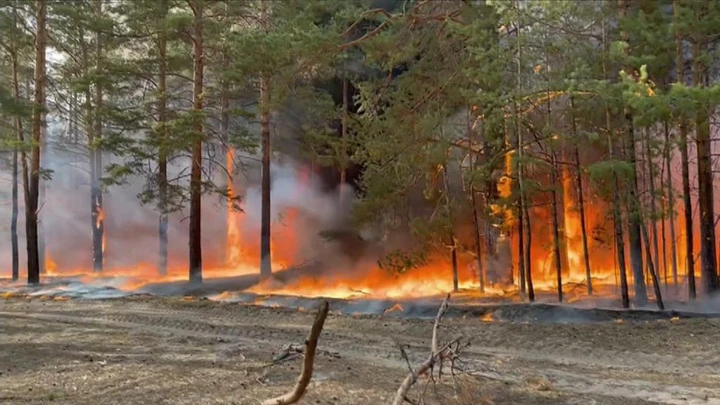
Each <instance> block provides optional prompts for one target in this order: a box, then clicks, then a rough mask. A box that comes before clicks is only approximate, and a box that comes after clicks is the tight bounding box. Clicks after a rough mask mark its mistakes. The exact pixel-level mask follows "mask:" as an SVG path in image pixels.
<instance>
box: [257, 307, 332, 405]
mask: <svg viewBox="0 0 720 405" xmlns="http://www.w3.org/2000/svg"><path fill="white" fill-rule="evenodd" d="M328 308H329V304H328V302H327V301H324V302H323V303H322V304H321V305H320V309H318V312H317V315H315V321H314V322H313V325H312V329H310V333H309V334H308V337H307V339H305V360H304V361H303V368H302V370H301V371H300V376H299V377H298V380H297V382H296V383H295V387H294V388H293V389H292V391H290V392H288V393H287V394H285V395H281V396H279V397H277V398H273V399H268V400H266V401H265V402H263V405H290V404H294V403H296V402H298V401H299V400H300V398H302V396H303V395H304V394H305V390H306V389H307V386H308V384H309V383H310V379H311V378H312V372H313V363H314V361H315V349H317V341H318V337H320V332H322V329H323V326H324V325H325V318H327V314H328Z"/></svg>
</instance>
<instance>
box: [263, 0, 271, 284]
mask: <svg viewBox="0 0 720 405" xmlns="http://www.w3.org/2000/svg"><path fill="white" fill-rule="evenodd" d="M260 7H261V9H260V18H261V21H260V24H261V25H262V26H263V27H264V28H265V30H267V29H268V23H269V21H268V18H269V17H268V1H267V0H261V2H260ZM260 136H261V138H262V184H261V196H262V202H261V213H260V276H261V277H269V276H270V275H272V252H271V251H270V214H271V213H270V155H271V153H272V152H271V149H270V147H271V144H270V76H269V75H268V74H267V73H263V74H262V75H261V76H260Z"/></svg>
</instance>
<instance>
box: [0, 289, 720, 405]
mask: <svg viewBox="0 0 720 405" xmlns="http://www.w3.org/2000/svg"><path fill="white" fill-rule="evenodd" d="M312 319H313V315H312V314H310V313H305V312H299V311H292V310H288V309H281V308H278V309H273V308H259V307H254V306H246V305H238V304H227V303H226V304H222V303H216V302H211V301H184V300H182V299H179V298H172V299H170V298H164V299H160V298H123V299H116V300H102V301H79V300H78V301H72V300H71V301H54V300H41V299H32V300H29V299H23V298H9V299H5V300H2V299H0V404H55V403H59V404H92V405H96V404H257V403H259V401H260V400H262V399H265V398H269V397H272V396H274V395H277V394H280V393H282V392H284V391H286V390H287V389H289V388H290V387H291V386H292V384H293V383H294V380H295V378H296V376H297V373H298V369H299V366H300V364H301V361H302V360H301V358H300V357H296V358H294V359H292V360H289V361H285V362H283V363H280V364H277V365H273V366H267V364H268V363H269V362H270V361H271V359H272V358H273V356H274V354H276V353H277V352H278V351H280V350H281V348H282V347H283V346H285V345H287V344H289V343H296V344H300V343H302V341H303V339H304V336H305V334H306V333H307V330H308V329H309V326H310V324H311V323H312ZM431 329H432V321H430V320H418V319H398V318H389V317H385V318H383V317H377V316H362V317H361V316H346V315H336V314H335V315H334V314H331V315H330V316H329V317H328V320H327V323H326V327H325V330H324V332H323V335H322V336H321V338H320V344H319V348H320V353H319V355H318V358H317V362H316V372H315V375H314V376H313V382H312V383H311V385H310V388H309V392H308V394H307V396H306V397H305V398H304V399H303V401H301V403H305V404H372V405H375V404H387V403H389V402H390V400H391V398H392V396H393V393H394V391H395V390H396V389H397V387H398V385H399V383H400V381H401V380H402V379H403V378H404V377H405V375H406V374H407V365H406V363H405V361H404V360H403V359H402V358H401V356H400V351H399V350H398V348H397V345H396V343H395V342H394V339H397V341H399V342H400V343H401V344H403V345H406V346H408V349H407V351H408V353H409V355H410V360H411V362H413V363H419V362H421V361H423V360H424V359H425V358H426V356H427V355H428V346H429V343H430V342H429V341H430V335H431ZM440 335H441V338H442V340H446V341H447V340H450V339H452V338H454V337H457V336H464V337H467V338H471V339H472V345H471V346H470V347H469V348H468V349H466V353H465V355H464V359H465V364H464V367H465V368H466V369H467V370H471V371H470V373H469V374H468V375H463V376H460V377H458V378H457V380H456V383H457V389H456V390H454V389H453V384H452V383H451V379H450V378H444V379H443V383H441V384H440V385H438V386H437V387H436V388H434V387H433V384H429V385H428V389H427V392H426V395H425V397H426V403H428V404H429V403H443V404H468V405H469V404H483V403H488V404H490V403H494V404H540V405H542V404H618V405H634V404H638V405H639V404H720V351H719V350H718V345H719V344H720V321H718V320H714V319H687V320H686V319H682V320H677V321H668V320H654V321H643V322H623V323H620V322H605V323H594V324H577V325H572V324H570V325H568V324H564V325H563V324H535V323H522V324H516V323H499V322H491V323H488V322H482V321H480V320H479V319H476V318H475V319H447V320H445V321H444V323H443V327H442V328H441V331H440ZM419 386H420V387H421V388H422V387H424V386H425V381H424V380H422V381H421V382H420V385H419ZM456 393H457V395H455V394H456ZM418 395H419V393H418V392H417V391H413V396H414V397H415V398H417V397H418Z"/></svg>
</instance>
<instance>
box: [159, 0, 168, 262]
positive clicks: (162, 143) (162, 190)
mask: <svg viewBox="0 0 720 405" xmlns="http://www.w3.org/2000/svg"><path fill="white" fill-rule="evenodd" d="M159 7H160V10H159V11H160V12H159V18H158V25H159V26H160V27H161V28H160V33H159V36H158V42H157V47H158V64H159V72H158V93H159V95H158V106H157V108H158V124H159V127H160V128H159V134H158V135H159V142H158V193H159V195H158V197H159V201H158V204H159V207H158V208H159V210H160V217H159V218H158V242H159V246H158V255H159V257H158V273H159V274H160V275H165V274H167V267H168V173H167V164H168V139H167V28H166V23H165V19H166V18H167V13H168V4H167V0H160V3H159Z"/></svg>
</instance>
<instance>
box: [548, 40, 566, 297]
mask: <svg viewBox="0 0 720 405" xmlns="http://www.w3.org/2000/svg"><path fill="white" fill-rule="evenodd" d="M545 56H546V59H547V60H546V63H547V66H546V70H547V72H548V73H549V72H550V59H549V56H548V53H547V49H546V52H545ZM550 99H551V98H550V83H548V87H547V102H546V114H547V115H546V122H545V125H546V127H547V129H548V130H552V108H551V106H550ZM553 141H554V140H553V139H551V140H550V142H551V145H550V164H551V167H550V187H551V191H550V194H551V201H552V207H551V208H552V235H553V256H554V258H555V272H556V273H557V274H556V276H557V296H558V302H562V301H563V286H562V272H563V263H564V262H563V260H562V256H563V253H562V250H561V243H563V242H564V241H563V242H561V241H560V219H559V218H558V214H559V213H558V209H559V204H558V193H559V192H558V188H559V187H560V188H561V187H562V183H560V182H559V181H558V177H559V171H560V170H559V169H558V161H557V151H556V150H555V145H553V144H552V142H553ZM560 181H562V179H560Z"/></svg>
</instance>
